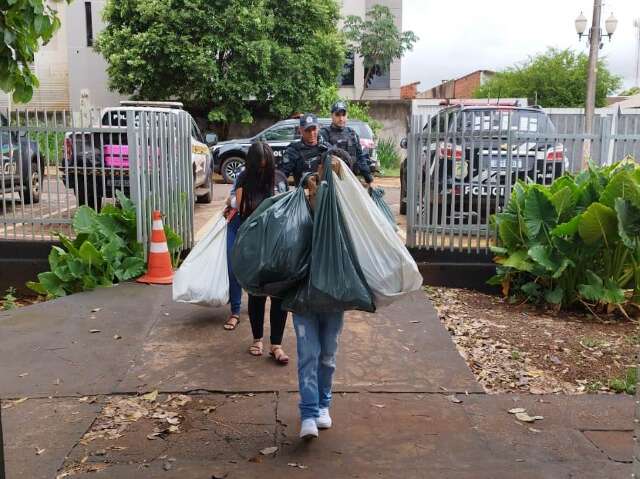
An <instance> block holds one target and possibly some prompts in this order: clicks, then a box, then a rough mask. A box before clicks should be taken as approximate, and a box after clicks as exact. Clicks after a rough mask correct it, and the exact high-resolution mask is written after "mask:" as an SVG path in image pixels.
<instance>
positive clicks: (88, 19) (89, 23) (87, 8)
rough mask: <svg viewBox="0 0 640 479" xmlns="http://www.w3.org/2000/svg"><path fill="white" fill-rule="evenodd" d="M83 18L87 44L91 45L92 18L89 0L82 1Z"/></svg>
mask: <svg viewBox="0 0 640 479" xmlns="http://www.w3.org/2000/svg"><path fill="white" fill-rule="evenodd" d="M84 19H85V24H86V27H87V46H88V47H92V46H93V20H92V16H91V2H84Z"/></svg>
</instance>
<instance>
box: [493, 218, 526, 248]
mask: <svg viewBox="0 0 640 479" xmlns="http://www.w3.org/2000/svg"><path fill="white" fill-rule="evenodd" d="M495 219H496V224H497V225H498V235H499V237H500V241H501V243H502V244H503V245H505V246H506V247H507V248H509V249H511V248H515V247H517V246H518V245H520V244H521V243H522V237H521V235H520V225H519V223H518V218H517V216H515V215H513V214H511V213H498V214H497V215H496V216H495Z"/></svg>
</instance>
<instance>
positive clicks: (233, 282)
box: [227, 214, 242, 314]
mask: <svg viewBox="0 0 640 479" xmlns="http://www.w3.org/2000/svg"><path fill="white" fill-rule="evenodd" d="M238 229H240V215H239V214H236V215H235V216H234V217H233V219H232V220H231V223H229V224H228V225H227V270H228V271H229V304H230V305H231V314H240V303H241V301H242V288H241V287H240V284H238V280H237V279H236V275H235V274H233V270H232V269H231V250H232V249H233V243H235V242H236V235H237V234H238Z"/></svg>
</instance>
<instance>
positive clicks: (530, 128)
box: [406, 106, 640, 253]
mask: <svg viewBox="0 0 640 479" xmlns="http://www.w3.org/2000/svg"><path fill="white" fill-rule="evenodd" d="M608 121H611V120H610V119H607V118H603V119H602V122H601V123H600V124H601V125H603V126H602V128H601V129H600V130H599V131H598V132H597V133H596V134H584V133H582V134H579V133H559V132H558V130H557V129H556V127H555V125H553V122H552V121H551V119H550V117H549V116H548V115H547V114H545V113H544V111H543V110H542V109H539V108H527V109H517V108H516V109H514V108H509V107H501V106H492V107H486V106H484V107H482V106H476V107H466V108H461V107H459V106H458V107H453V108H449V109H445V110H442V111H440V112H439V113H437V114H436V115H433V116H428V117H421V116H414V117H413V118H412V119H411V128H410V133H409V136H408V139H407V148H408V156H407V167H406V174H407V181H406V189H407V192H406V193H407V197H406V204H407V243H408V245H409V246H412V247H418V248H426V249H433V250H445V249H446V250H450V251H454V250H457V251H467V252H469V253H471V252H476V253H481V252H488V251H489V247H490V246H491V245H492V244H494V243H495V238H496V233H495V230H494V228H492V227H491V221H492V215H493V214H495V213H496V212H499V211H501V210H502V208H503V207H504V206H505V205H506V204H507V202H508V201H509V197H510V194H511V189H512V187H513V185H514V184H515V183H516V182H517V181H518V180H521V181H525V182H533V183H539V184H543V185H547V184H550V183H552V182H553V180H554V179H555V178H557V177H559V176H561V175H562V174H564V172H565V171H571V172H576V171H579V169H580V167H581V162H582V155H583V151H584V149H585V143H587V145H589V146H590V150H591V152H592V158H594V160H596V161H597V162H601V163H603V164H607V163H610V162H612V161H618V160H621V159H623V157H624V156H620V155H625V156H626V155H629V156H632V157H633V154H634V153H635V152H638V151H640V134H627V133H615V134H611V133H610V124H609V123H607V122H608Z"/></svg>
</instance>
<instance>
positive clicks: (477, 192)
mask: <svg viewBox="0 0 640 479" xmlns="http://www.w3.org/2000/svg"><path fill="white" fill-rule="evenodd" d="M469 192H471V194H472V195H474V196H494V197H495V196H505V194H506V192H507V190H506V188H505V187H504V186H488V185H465V187H464V194H465V195H468V194H469Z"/></svg>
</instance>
